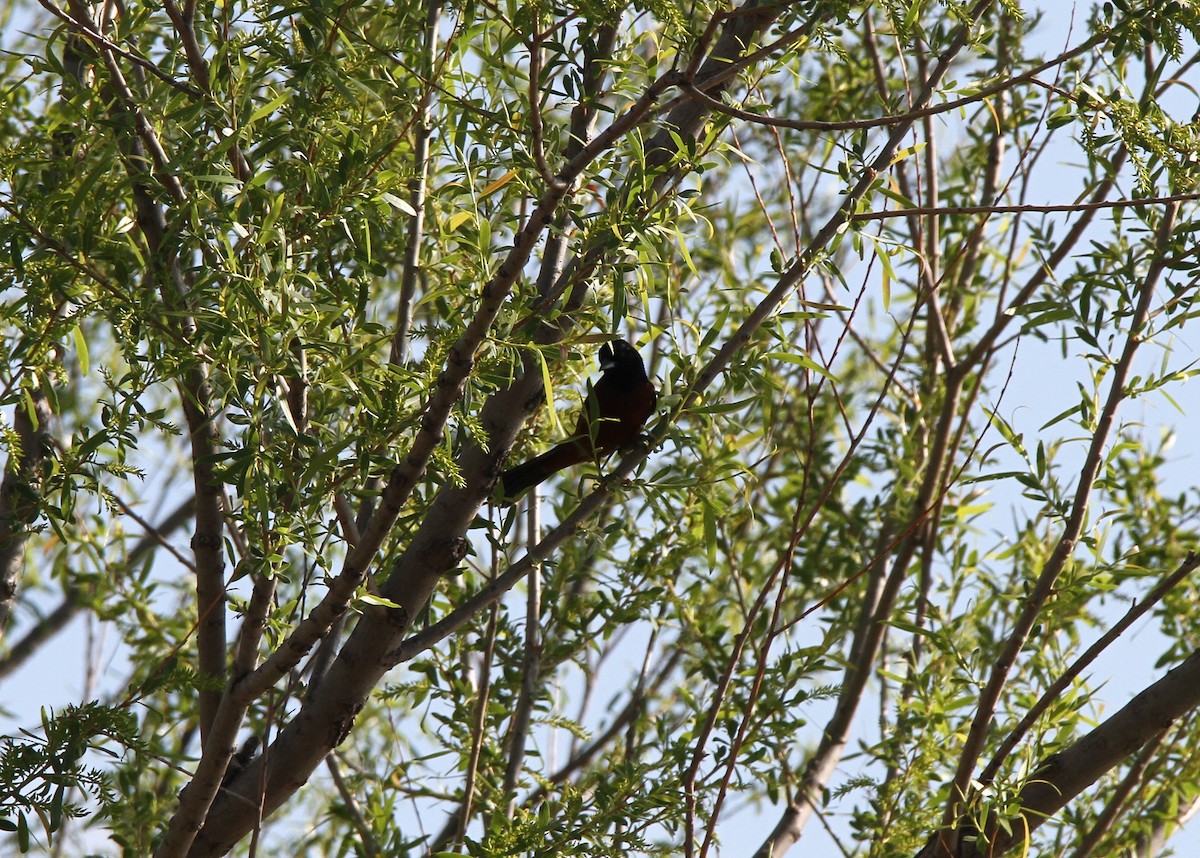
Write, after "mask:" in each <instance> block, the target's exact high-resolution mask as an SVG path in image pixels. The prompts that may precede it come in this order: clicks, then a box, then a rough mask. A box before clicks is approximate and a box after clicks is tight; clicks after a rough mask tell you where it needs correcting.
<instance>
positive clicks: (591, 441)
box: [500, 340, 658, 501]
mask: <svg viewBox="0 0 1200 858" xmlns="http://www.w3.org/2000/svg"><path fill="white" fill-rule="evenodd" d="M600 370H601V373H602V375H601V376H600V380H599V381H597V382H596V383H595V384H592V385H589V389H588V395H587V398H586V399H584V401H583V409H582V410H581V411H580V412H579V423H578V425H576V427H575V433H574V434H573V435H572V436H571V437H570V438H568V439H567V440H565V441H563V442H562V443H561V444H558V445H557V446H555V447H552V448H551V449H549V450H547V451H546V452H545V453H542V454H541V455H540V456H535V457H534V458H532V459H530V460H529V461H528V462H524V463H522V464H520V465H517V466H516V467H515V468H509V469H508V470H507V471H505V472H504V473H503V474H501V475H500V484H501V489H502V492H503V498H504V500H506V501H512V500H515V499H516V498H517V497H519V496H520V495H521V494H522V493H523V492H525V491H526V490H527V489H529V488H532V487H533V486H536V485H537V484H538V483H540V482H542V481H543V480H546V479H549V478H550V477H552V476H554V475H555V474H557V473H558V472H559V471H561V470H562V469H563V468H569V467H571V466H572V465H578V464H580V463H581V462H588V461H592V460H594V459H595V458H596V456H597V454H600V453H611V452H612V451H613V450H616V449H617V448H618V447H623V446H625V445H626V444H628V443H630V442H631V441H633V439H634V438H636V437H637V435H638V432H640V431H641V429H642V426H643V425H645V423H646V421H647V420H648V419H649V417H650V414H651V413H652V412H653V411H654V406H655V403H656V402H657V401H658V391H656V390H655V389H654V385H653V384H651V382H650V379H649V378H648V377H647V376H646V365H645V364H644V363H642V356H641V355H639V354H638V352H637V349H635V348H634V347H633V346H631V345H630V344H629V343H627V342H625V341H624V340H613V341H612V342H611V343H605V344H604V345H602V346H601V347H600Z"/></svg>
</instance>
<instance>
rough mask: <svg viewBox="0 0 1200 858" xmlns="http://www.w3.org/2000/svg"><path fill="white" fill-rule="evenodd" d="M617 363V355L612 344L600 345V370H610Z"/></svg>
mask: <svg viewBox="0 0 1200 858" xmlns="http://www.w3.org/2000/svg"><path fill="white" fill-rule="evenodd" d="M616 365H617V359H616V356H615V355H614V354H613V350H612V346H610V345H607V344H605V345H603V346H601V347H600V371H601V372H608V371H609V370H610V369H612V368H613V367H614V366H616Z"/></svg>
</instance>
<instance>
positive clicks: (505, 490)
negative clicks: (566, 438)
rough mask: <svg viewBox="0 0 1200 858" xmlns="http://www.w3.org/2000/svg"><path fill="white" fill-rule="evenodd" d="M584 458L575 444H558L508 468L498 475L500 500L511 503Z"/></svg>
mask: <svg viewBox="0 0 1200 858" xmlns="http://www.w3.org/2000/svg"><path fill="white" fill-rule="evenodd" d="M584 458H586V457H585V456H584V455H583V454H582V453H581V452H580V451H579V450H578V449H577V445H575V444H559V445H558V446H557V447H554V448H552V449H550V450H547V451H546V452H545V453H542V455H540V456H534V457H533V458H532V459H530V460H529V461H528V462H522V463H521V464H519V465H517V466H516V467H513V468H509V469H508V470H507V471H505V472H504V473H503V474H501V475H500V490H501V500H503V501H504V502H505V503H512V502H513V501H515V500H516V499H517V498H519V497H520V496H521V495H523V494H525V492H527V491H528V490H529V489H531V488H533V487H534V486H536V485H538V484H539V483H541V482H544V481H545V480H548V479H550V477H552V476H554V475H555V474H557V473H558V472H559V471H561V470H562V469H563V468H568V467H570V466H571V465H577V464H579V463H580V462H582V461H583V460H584Z"/></svg>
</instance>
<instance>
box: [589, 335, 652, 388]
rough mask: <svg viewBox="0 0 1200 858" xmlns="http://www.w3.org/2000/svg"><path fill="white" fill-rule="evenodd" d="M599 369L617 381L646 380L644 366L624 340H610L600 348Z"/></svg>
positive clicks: (636, 353)
mask: <svg viewBox="0 0 1200 858" xmlns="http://www.w3.org/2000/svg"><path fill="white" fill-rule="evenodd" d="M600 369H601V371H602V372H603V373H604V374H605V375H606V376H614V377H615V378H616V379H617V380H618V381H623V382H637V381H645V380H646V364H644V363H643V362H642V356H641V355H640V354H638V350H637V349H635V348H634V347H633V346H631V345H630V344H629V343H627V342H625V341H624V340H612V341H611V342H607V343H605V344H604V345H602V346H601V347H600Z"/></svg>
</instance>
